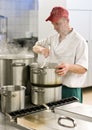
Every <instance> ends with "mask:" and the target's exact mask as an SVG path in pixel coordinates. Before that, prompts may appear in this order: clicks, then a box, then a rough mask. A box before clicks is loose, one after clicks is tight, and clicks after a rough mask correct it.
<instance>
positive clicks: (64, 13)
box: [46, 7, 69, 22]
mask: <svg viewBox="0 0 92 130" xmlns="http://www.w3.org/2000/svg"><path fill="white" fill-rule="evenodd" d="M62 17H65V18H67V19H69V13H68V10H67V9H65V8H63V7H54V8H53V9H52V11H51V13H50V16H49V17H48V18H47V19H46V21H51V22H57V21H58V20H59V19H60V18H62Z"/></svg>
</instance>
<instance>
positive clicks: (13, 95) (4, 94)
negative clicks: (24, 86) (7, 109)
mask: <svg viewBox="0 0 92 130" xmlns="http://www.w3.org/2000/svg"><path fill="white" fill-rule="evenodd" d="M2 95H3V96H5V97H10V98H11V97H16V94H12V95H11V96H10V95H8V94H6V93H2Z"/></svg>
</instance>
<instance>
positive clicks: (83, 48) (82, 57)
mask: <svg viewBox="0 0 92 130" xmlns="http://www.w3.org/2000/svg"><path fill="white" fill-rule="evenodd" d="M75 64H79V65H81V66H83V67H85V68H86V69H88V45H87V43H86V41H84V40H83V41H81V42H80V43H79V44H78V47H77V49H76V60H75Z"/></svg>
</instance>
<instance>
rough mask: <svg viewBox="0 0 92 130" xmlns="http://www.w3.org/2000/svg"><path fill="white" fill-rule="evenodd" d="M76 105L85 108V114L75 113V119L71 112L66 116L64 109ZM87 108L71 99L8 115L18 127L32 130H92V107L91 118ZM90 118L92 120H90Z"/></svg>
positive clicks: (32, 107) (36, 106)
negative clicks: (58, 110)
mask: <svg viewBox="0 0 92 130" xmlns="http://www.w3.org/2000/svg"><path fill="white" fill-rule="evenodd" d="M75 103H76V104H77V105H76V106H78V107H79V106H80V108H83V107H84V112H83V113H79V114H78V113H77V112H75V117H73V116H72V114H71V113H70V112H69V113H67V115H65V113H63V112H64V110H63V109H62V108H64V107H68V106H70V105H72V104H75ZM59 107H61V110H60V112H61V113H60V112H59V113H57V111H56V109H58V108H59ZM86 107H88V106H87V105H85V104H81V103H79V102H78V100H77V99H76V98H75V97H70V98H66V99H62V100H59V101H55V102H49V103H46V104H43V105H34V106H30V107H28V108H25V109H22V110H18V111H13V112H10V113H7V115H8V117H9V119H10V120H11V121H15V122H16V123H17V124H18V125H20V126H23V127H24V128H27V129H32V130H43V129H44V130H54V129H57V130H61V129H62V130H68V129H70V128H71V129H73V130H75V129H76V130H79V129H81V130H86V129H88V130H91V129H92V114H91V110H92V107H91V106H90V108H91V109H90V111H89V112H90V116H89V114H85V112H86V111H88V109H86ZM65 111H66V110H65ZM80 111H82V109H81V110H80ZM88 117H89V119H90V120H88ZM88 121H90V122H88Z"/></svg>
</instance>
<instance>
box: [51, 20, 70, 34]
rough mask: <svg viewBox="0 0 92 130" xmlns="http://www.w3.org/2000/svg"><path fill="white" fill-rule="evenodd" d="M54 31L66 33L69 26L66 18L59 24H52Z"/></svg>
mask: <svg viewBox="0 0 92 130" xmlns="http://www.w3.org/2000/svg"><path fill="white" fill-rule="evenodd" d="M52 24H53V26H54V29H55V30H56V31H57V32H58V33H63V32H65V30H66V28H67V25H68V20H67V19H65V18H61V19H59V20H58V21H57V22H52Z"/></svg>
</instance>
